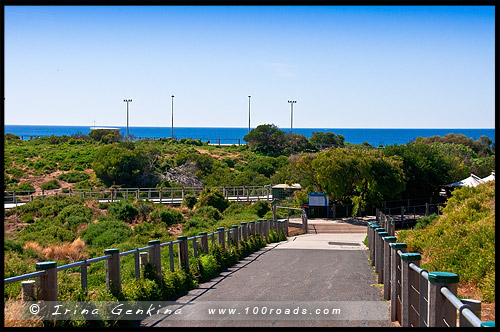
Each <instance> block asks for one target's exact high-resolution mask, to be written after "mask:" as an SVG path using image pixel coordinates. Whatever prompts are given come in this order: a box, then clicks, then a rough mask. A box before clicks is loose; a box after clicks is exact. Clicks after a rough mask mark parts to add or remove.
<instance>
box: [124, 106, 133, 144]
mask: <svg viewBox="0 0 500 332" xmlns="http://www.w3.org/2000/svg"><path fill="white" fill-rule="evenodd" d="M123 101H124V102H126V103H127V141H128V140H129V135H128V103H130V102H132V99H123Z"/></svg>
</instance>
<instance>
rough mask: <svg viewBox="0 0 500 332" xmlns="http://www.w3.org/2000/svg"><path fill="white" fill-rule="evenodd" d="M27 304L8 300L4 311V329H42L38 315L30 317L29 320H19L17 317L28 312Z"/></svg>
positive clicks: (41, 322)
mask: <svg viewBox="0 0 500 332" xmlns="http://www.w3.org/2000/svg"><path fill="white" fill-rule="evenodd" d="M27 306H28V304H27V303H26V302H24V301H20V300H12V299H11V298H9V299H8V302H7V303H6V306H5V309H4V314H5V316H4V317H5V318H4V324H5V325H4V326H5V327H43V321H42V318H41V317H40V316H38V315H30V317H31V319H30V320H20V319H19V317H20V315H21V314H22V313H24V312H29V311H28V308H27Z"/></svg>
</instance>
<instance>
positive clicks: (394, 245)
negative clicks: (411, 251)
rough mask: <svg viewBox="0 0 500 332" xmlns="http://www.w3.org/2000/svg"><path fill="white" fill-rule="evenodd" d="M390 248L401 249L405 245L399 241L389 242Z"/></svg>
mask: <svg viewBox="0 0 500 332" xmlns="http://www.w3.org/2000/svg"><path fill="white" fill-rule="evenodd" d="M389 245H390V246H391V248H392V249H403V248H406V247H407V245H406V243H401V242H394V243H390V244H389Z"/></svg>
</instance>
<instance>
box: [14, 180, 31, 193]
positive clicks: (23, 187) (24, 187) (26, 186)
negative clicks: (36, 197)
mask: <svg viewBox="0 0 500 332" xmlns="http://www.w3.org/2000/svg"><path fill="white" fill-rule="evenodd" d="M14 190H15V191H28V192H35V187H33V185H32V184H31V182H30V181H26V182H23V183H21V184H20V185H18V186H17V187H16V188H15V189H14Z"/></svg>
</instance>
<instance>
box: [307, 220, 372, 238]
mask: <svg viewBox="0 0 500 332" xmlns="http://www.w3.org/2000/svg"><path fill="white" fill-rule="evenodd" d="M367 220H368V219H366V220H365V219H347V218H345V219H335V220H329V219H309V221H308V231H309V234H321V233H365V234H366V226H367ZM370 220H371V219H370Z"/></svg>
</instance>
